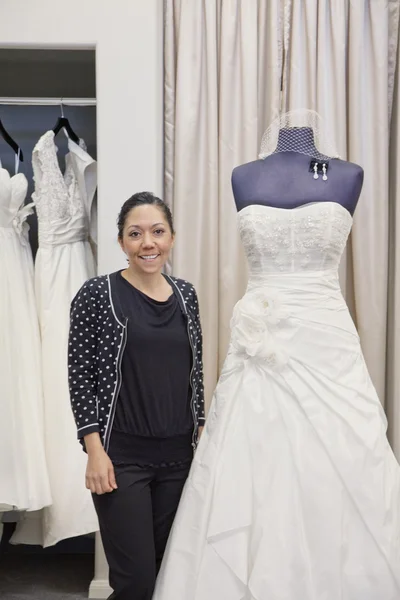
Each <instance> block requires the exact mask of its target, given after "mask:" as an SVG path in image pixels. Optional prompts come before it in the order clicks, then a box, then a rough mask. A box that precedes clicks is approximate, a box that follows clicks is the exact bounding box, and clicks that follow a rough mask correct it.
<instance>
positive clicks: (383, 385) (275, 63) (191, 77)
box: [165, 0, 400, 456]
mask: <svg viewBox="0 0 400 600" xmlns="http://www.w3.org/2000/svg"><path fill="white" fill-rule="evenodd" d="M398 28H399V0H389V1H388V0H374V2H370V1H368V0H337V1H336V0H335V2H331V1H329V0H303V1H302V2H292V0H284V1H283V2H278V1H274V0H271V1H265V0H264V1H263V0H248V1H246V2H240V1H239V0H237V1H235V0H218V1H217V0H199V1H198V2H185V1H184V0H174V1H171V2H166V3H165V74H166V79H165V136H166V137H165V144H166V147H165V152H166V155H165V184H166V185H165V191H166V199H167V201H168V202H169V203H170V204H171V206H172V208H173V212H174V217H175V224H176V229H177V232H178V238H177V244H176V247H175V251H174V255H173V259H172V260H173V271H174V273H175V274H177V275H179V276H183V277H186V278H188V279H190V280H191V281H192V282H193V283H194V284H195V286H196V288H197V289H198V292H199V296H200V303H201V312H202V322H203V329H204V338H205V373H206V393H207V394H206V395H207V397H208V399H210V397H211V393H212V390H213V388H214V386H215V383H216V380H217V377H218V374H219V369H220V366H221V364H222V361H223V360H224V358H225V354H226V349H227V342H228V330H229V322H230V318H231V315H232V308H233V306H234V304H235V302H236V301H237V300H238V299H239V298H240V296H241V295H242V293H243V291H244V283H245V281H246V277H247V274H246V268H245V266H244V261H243V255H242V250H241V247H240V243H239V240H238V235H237V228H236V214H235V212H236V209H235V205H234V201H233V197H232V191H231V181H230V180H231V172H232V169H233V168H234V167H235V166H237V165H239V164H242V163H245V162H248V161H251V160H256V159H257V154H258V149H259V143H260V140H261V136H262V133H263V131H264V130H265V129H266V128H267V127H268V125H269V124H270V122H271V121H272V120H273V118H275V117H276V116H277V115H278V114H279V112H280V111H286V110H293V109H297V108H308V109H314V110H316V111H317V112H318V113H319V114H320V115H321V117H322V118H323V119H324V123H325V127H326V129H327V131H328V133H329V136H330V137H331V139H332V140H333V142H334V143H335V145H336V147H337V148H338V151H339V153H340V155H341V157H342V158H343V159H345V160H349V161H352V162H355V163H358V164H359V165H361V166H362V167H363V169H364V174H365V178H364V186H363V191H362V194H361V197H360V200H359V204H358V207H357V210H356V213H355V219H354V228H353V233H352V235H351V238H350V240H349V243H348V246H347V252H346V253H345V255H344V258H343V260H342V264H341V271H340V272H341V285H342V290H343V293H344V295H345V297H346V300H347V302H348V305H349V307H350V310H351V313H352V316H353V319H354V321H355V324H356V326H357V329H358V332H359V334H360V338H361V342H362V348H363V352H364V354H365V358H366V362H367V365H368V369H369V371H370V373H371V376H372V379H373V382H374V385H375V387H376V389H377V392H378V395H379V397H380V399H381V402H382V403H383V404H384V406H385V409H386V411H387V414H388V416H389V432H390V436H391V442H392V445H393V447H394V448H395V450H396V451H397V454H398V456H400V394H399V392H400V376H399V375H398V374H397V373H396V363H397V364H398V361H397V357H398V356H399V353H400V331H399V325H398V322H399V319H398V318H397V319H396V314H399V310H398V308H400V283H399V279H400V271H399V269H400V267H399V264H400V262H399V260H400V256H399V257H397V254H398V252H397V251H396V240H397V238H398V237H399V235H400V234H399V231H400V230H399V227H400V212H399V211H400V209H399V208H398V204H399V202H400V199H399V201H397V195H398V192H397V189H398V187H399V186H398V181H397V177H398V175H397V173H398V171H399V166H400V164H398V163H399V161H400V157H399V151H398V146H399V140H398V136H399V134H400V125H399V94H398V79H399V72H398V65H397V62H398V60H397V59H398V57H397V46H398ZM389 142H390V143H391V147H390V148H391V150H390V153H389Z"/></svg>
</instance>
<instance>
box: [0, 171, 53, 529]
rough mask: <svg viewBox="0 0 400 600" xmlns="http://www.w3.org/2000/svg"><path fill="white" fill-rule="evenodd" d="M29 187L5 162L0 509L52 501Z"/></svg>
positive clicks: (1, 174)
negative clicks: (31, 245)
mask: <svg viewBox="0 0 400 600" xmlns="http://www.w3.org/2000/svg"><path fill="white" fill-rule="evenodd" d="M27 188H28V182H27V180H26V177H25V175H23V174H22V173H17V174H15V175H14V176H13V177H10V175H9V173H8V171H7V170H6V169H3V168H1V163H0V512H2V511H9V510H13V509H14V510H19V511H23V510H27V511H35V510H38V509H40V508H42V507H44V506H48V505H49V504H51V495H50V486H49V480H48V473H47V465H46V458H45V447H44V413H43V391H42V381H41V362H40V337H39V324H38V319H37V311H36V301H35V290H34V279H33V260H32V252H31V248H30V245H29V239H28V229H29V228H28V225H27V223H26V218H27V216H28V215H29V214H31V213H32V212H33V208H32V204H29V205H27V206H25V205H24V201H25V197H26V193H27ZM0 517H1V515H0ZM0 520H1V518H0Z"/></svg>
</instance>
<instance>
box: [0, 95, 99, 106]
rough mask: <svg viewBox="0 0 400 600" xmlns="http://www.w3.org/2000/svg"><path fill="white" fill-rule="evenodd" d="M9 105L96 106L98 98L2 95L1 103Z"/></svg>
mask: <svg viewBox="0 0 400 600" xmlns="http://www.w3.org/2000/svg"><path fill="white" fill-rule="evenodd" d="M2 104H3V105H8V106H96V104H97V101H96V98H24V97H21V98H11V97H10V98H8V97H3V98H1V97H0V105H2Z"/></svg>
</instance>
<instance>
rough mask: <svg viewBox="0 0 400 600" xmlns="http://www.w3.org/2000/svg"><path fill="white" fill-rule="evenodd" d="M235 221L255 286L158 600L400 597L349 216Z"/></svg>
mask: <svg viewBox="0 0 400 600" xmlns="http://www.w3.org/2000/svg"><path fill="white" fill-rule="evenodd" d="M238 223H239V230H240V233H241V238H242V242H243V245H244V248H245V251H246V254H247V260H248V265H249V282H248V288H247V291H246V294H245V295H244V297H243V298H242V299H241V300H240V301H239V302H238V304H237V305H236V307H235V309H234V314H233V317H232V324H231V325H232V332H231V342H230V348H229V351H228V355H227V358H226V361H225V364H224V367H223V370H222V374H221V377H220V380H219V383H218V385H217V388H216V391H215V395H214V398H213V401H212V405H211V408H210V414H209V417H208V421H207V425H206V428H205V430H204V433H203V436H202V438H201V441H200V444H199V447H198V449H197V452H196V454H195V458H194V463H193V466H192V470H191V473H190V476H189V479H188V481H187V484H186V487H185V490H184V493H183V496H182V500H181V504H180V507H179V510H178V513H177V516H176V519H175V523H174V526H173V530H172V533H171V536H170V539H169V543H168V547H167V551H166V554H165V558H164V562H163V565H162V568H161V571H160V575H159V578H158V582H157V586H156V591H155V595H154V600H189V599H190V600H244V599H245V600H398V599H399V598H400V470H399V466H398V463H397V462H396V459H395V457H394V455H393V453H392V451H391V448H390V446H389V444H388V441H387V438H386V427H387V423H386V418H385V415H384V412H383V409H382V406H381V404H380V402H379V399H378V398H377V395H376V392H375V389H374V387H373V385H372V383H371V380H370V377H369V374H368V371H367V368H366V365H365V362H364V358H363V355H362V351H361V349H360V341H359V337H358V334H357V331H356V329H355V326H354V324H353V321H352V319H351V317H350V314H349V311H348V309H347V306H346V303H345V301H344V299H343V296H342V294H341V291H340V287H339V280H338V267H339V261H340V257H341V255H342V253H343V250H344V248H345V244H346V241H347V237H348V234H349V232H350V229H351V226H352V218H351V216H350V214H349V213H348V212H347V211H346V209H345V208H343V207H342V206H341V205H340V204H337V203H333V202H326V203H313V204H308V205H304V206H302V207H299V208H298V209H294V210H285V209H279V208H273V207H267V206H260V205H254V206H248V207H246V208H244V209H243V210H241V211H240V213H239V214H238Z"/></svg>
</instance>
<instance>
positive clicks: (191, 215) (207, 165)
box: [165, 0, 282, 403]
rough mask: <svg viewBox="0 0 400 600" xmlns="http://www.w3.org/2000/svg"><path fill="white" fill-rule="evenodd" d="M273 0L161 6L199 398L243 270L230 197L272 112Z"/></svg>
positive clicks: (180, 253) (211, 383)
mask: <svg viewBox="0 0 400 600" xmlns="http://www.w3.org/2000/svg"><path fill="white" fill-rule="evenodd" d="M281 8H282V7H281V2H280V1H279V0H246V1H245V2H244V1H243V0H195V1H193V0H186V1H185V0H167V2H165V139H166V147H165V171H166V175H165V194H166V199H167V201H168V202H169V203H170V204H171V206H172V208H173V214H174V219H175V226H176V230H177V240H176V245H175V250H174V254H173V257H172V263H173V272H174V274H175V275H177V276H179V277H184V278H186V279H188V280H190V281H191V282H192V283H193V284H194V285H195V286H196V289H197V290H198V293H199V297H200V307H201V313H202V324H203V334H204V341H205V348H204V370H205V384H206V399H207V403H209V401H210V399H211V395H212V391H213V389H214V387H215V383H216V381H217V377H218V371H219V367H220V366H221V363H222V361H223V360H224V358H225V353H226V350H227V342H228V336H229V321H230V317H231V314H232V309H233V306H234V303H235V302H236V301H237V300H238V298H239V297H240V295H241V294H242V293H243V291H244V286H245V282H246V269H245V264H244V260H243V255H242V250H241V246H240V243H239V238H238V234H237V227H236V209H235V205H234V201H233V197H232V191H231V183H230V179H231V173H232V170H233V168H234V167H235V166H237V165H239V164H242V163H245V162H248V161H251V160H255V159H256V158H257V154H258V148H259V141H260V138H261V135H262V133H263V131H264V129H266V127H267V126H268V124H269V122H270V121H271V119H273V118H274V117H275V116H276V115H277V113H278V111H279V102H280V85H281V71H282V52H281V49H282V41H281V30H282V27H281V23H282V14H281Z"/></svg>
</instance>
